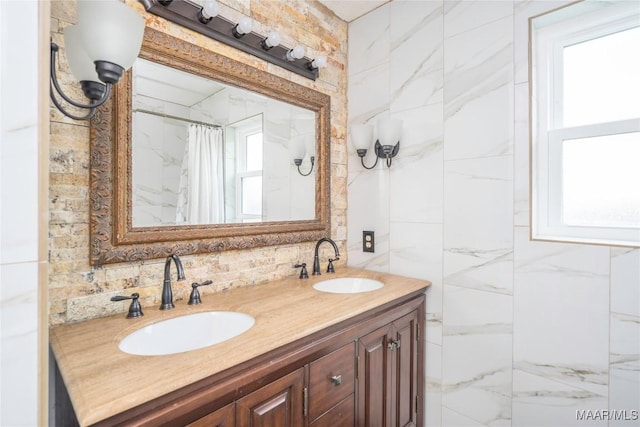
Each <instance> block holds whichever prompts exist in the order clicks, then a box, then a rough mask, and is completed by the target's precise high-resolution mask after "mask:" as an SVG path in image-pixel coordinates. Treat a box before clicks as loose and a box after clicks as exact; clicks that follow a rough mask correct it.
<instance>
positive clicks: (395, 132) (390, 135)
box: [378, 119, 402, 145]
mask: <svg viewBox="0 0 640 427" xmlns="http://www.w3.org/2000/svg"><path fill="white" fill-rule="evenodd" d="M401 135H402V121H401V120H398V119H380V120H378V141H380V144H382V145H396V144H397V143H398V141H400V136H401Z"/></svg>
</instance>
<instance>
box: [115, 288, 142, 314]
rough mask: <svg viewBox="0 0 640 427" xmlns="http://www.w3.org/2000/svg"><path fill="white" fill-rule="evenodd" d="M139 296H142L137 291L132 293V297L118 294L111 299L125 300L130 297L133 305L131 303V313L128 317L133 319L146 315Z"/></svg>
mask: <svg viewBox="0 0 640 427" xmlns="http://www.w3.org/2000/svg"><path fill="white" fill-rule="evenodd" d="M138 298H140V294H139V293H137V292H135V293H133V294H131V296H130V297H127V296H124V295H116V296H115V297H111V301H124V300H127V299H130V300H131V305H129V313H128V314H127V319H131V318H134V317H140V316H144V313H143V312H142V306H141V305H140V301H138Z"/></svg>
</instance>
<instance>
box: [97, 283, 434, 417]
mask: <svg viewBox="0 0 640 427" xmlns="http://www.w3.org/2000/svg"><path fill="white" fill-rule="evenodd" d="M424 304H425V296H424V293H422V292H416V293H414V294H413V295H411V296H407V297H406V298H403V299H402V300H400V301H398V300H396V301H392V302H390V303H388V304H385V305H384V306H382V307H379V308H378V309H376V310H372V311H371V312H367V313H364V314H362V315H359V316H356V317H355V318H352V319H349V320H345V321H343V322H340V323H339V324H337V325H334V326H331V327H328V328H326V329H324V330H321V331H319V332H316V333H313V334H311V335H309V336H308V337H306V338H304V339H302V340H298V341H296V342H294V343H291V344H288V345H286V346H284V347H282V348H279V349H278V350H277V351H273V352H269V353H267V354H265V355H263V356H260V357H258V358H257V359H256V360H252V361H250V362H247V363H242V364H240V365H237V366H235V367H234V368H233V369H231V370H229V371H225V372H223V373H221V374H219V375H217V376H213V377H210V378H207V379H206V380H203V381H202V382H199V383H197V384H193V385H192V386H189V387H185V388H183V389H179V390H176V391H175V392H173V393H171V394H170V395H166V396H163V397H162V398H160V399H156V400H155V401H151V402H148V403H147V404H144V405H141V406H139V407H136V408H133V409H131V410H129V411H126V412H124V413H120V414H118V415H116V416H115V417H112V418H109V419H107V420H103V421H101V422H99V423H98V424H95V425H96V426H97V425H100V426H112V425H137V426H161V425H162V426H177V425H182V426H189V427H205V426H207V427H232V426H234V427H258V426H260V427H354V426H358V427H374V426H380V427H404V426H418V427H422V425H423V420H422V419H423V418H424V413H423V409H422V408H421V406H422V405H419V404H418V401H419V400H420V399H421V398H422V396H423V387H424V385H423V383H424V381H423V377H424V360H423V359H424V354H423V350H422V348H423V346H424V337H421V336H420V330H421V328H423V327H424V317H425V311H424V310H425V309H424Z"/></svg>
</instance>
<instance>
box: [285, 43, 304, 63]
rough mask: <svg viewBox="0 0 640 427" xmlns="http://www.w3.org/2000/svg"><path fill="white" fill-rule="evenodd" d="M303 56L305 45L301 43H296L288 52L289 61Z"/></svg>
mask: <svg viewBox="0 0 640 427" xmlns="http://www.w3.org/2000/svg"><path fill="white" fill-rule="evenodd" d="M302 57H304V47H302V46H300V45H296V46H295V47H294V48H293V49H291V50H290V51H288V52H287V59H288V60H289V61H294V60H296V59H300V58H302Z"/></svg>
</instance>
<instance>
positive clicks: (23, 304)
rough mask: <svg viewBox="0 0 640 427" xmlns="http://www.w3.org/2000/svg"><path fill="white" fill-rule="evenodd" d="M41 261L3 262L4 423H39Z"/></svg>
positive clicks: (0, 352)
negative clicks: (37, 408)
mask: <svg viewBox="0 0 640 427" xmlns="http://www.w3.org/2000/svg"><path fill="white" fill-rule="evenodd" d="M37 283H38V263H37V262H35V261H33V262H20V263H16V264H2V265H0V284H1V286H2V287H1V290H0V325H2V327H1V328H0V377H1V378H2V381H0V397H1V398H0V425H3V426H12V425H36V424H37V411H36V410H35V409H34V408H35V407H36V403H37V401H38V369H37V368H38V316H37V311H38V289H37Z"/></svg>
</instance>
